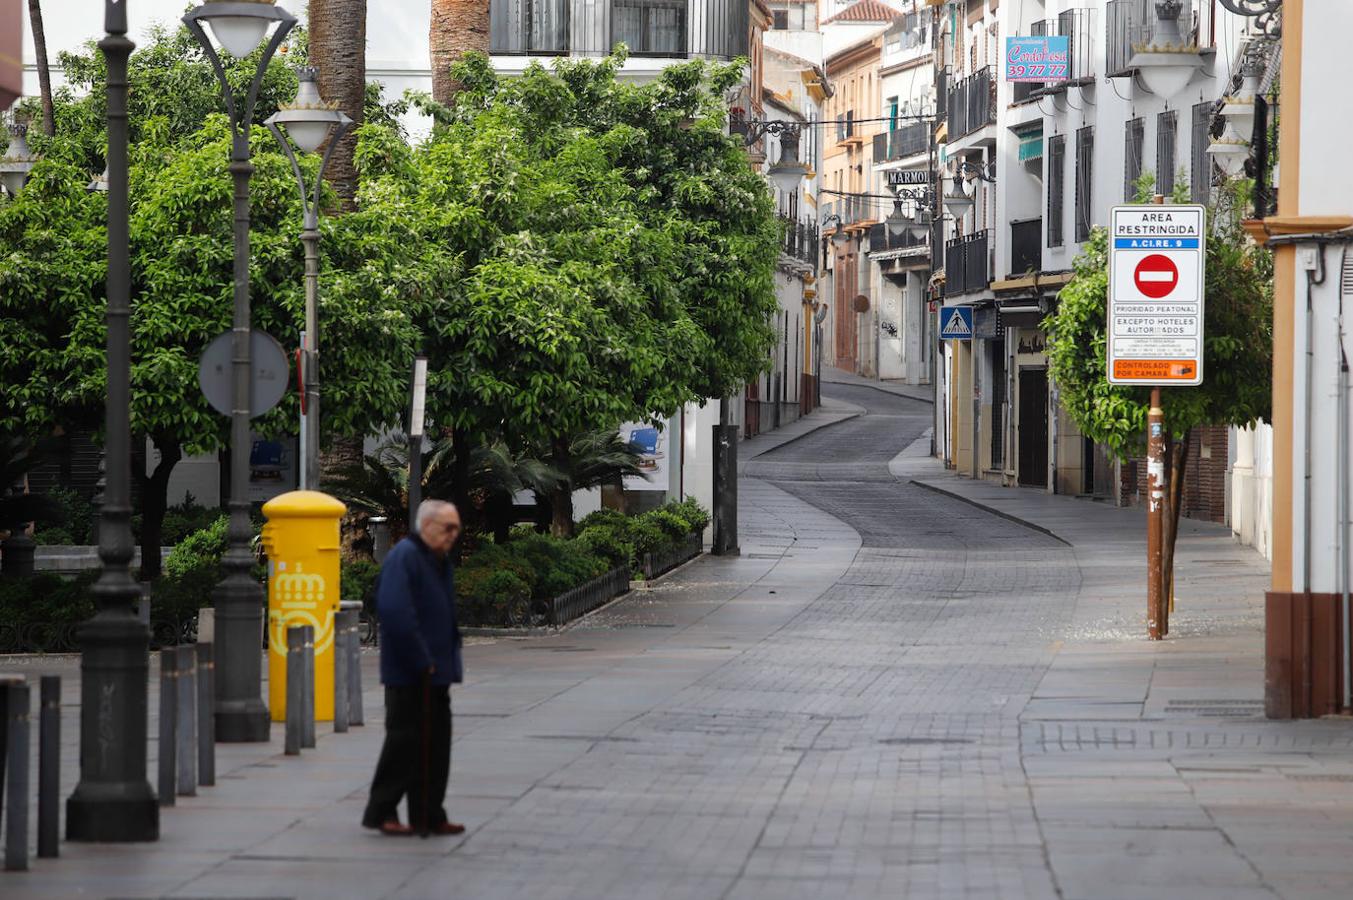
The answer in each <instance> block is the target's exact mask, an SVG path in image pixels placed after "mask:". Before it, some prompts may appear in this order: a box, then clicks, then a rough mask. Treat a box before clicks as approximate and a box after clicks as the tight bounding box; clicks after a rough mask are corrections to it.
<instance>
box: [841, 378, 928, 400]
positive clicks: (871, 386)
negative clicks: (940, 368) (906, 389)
mask: <svg viewBox="0 0 1353 900" xmlns="http://www.w3.org/2000/svg"><path fill="white" fill-rule="evenodd" d="M822 384H823V385H824V386H825V385H828V384H839V385H841V386H842V387H862V388H869V389H870V390H873V391H878V392H879V393H880V394H887V395H888V396H889V397H901V398H902V399H903V400H915V401H916V402H917V403H929V404H930V405H931V406H934V405H935V398H934V397H913V396H912V395H911V394H903V393H900V392H898V391H890V390H888V389H887V388H886V387H880V386H879V385H877V384H874V383H872V382H869V381H860V382H855V381H827V380H826V379H823V381H822Z"/></svg>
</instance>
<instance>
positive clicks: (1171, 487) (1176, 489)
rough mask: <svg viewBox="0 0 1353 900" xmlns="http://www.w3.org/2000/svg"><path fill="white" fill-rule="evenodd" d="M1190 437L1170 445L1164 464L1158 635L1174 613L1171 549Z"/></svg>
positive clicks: (1186, 468)
mask: <svg viewBox="0 0 1353 900" xmlns="http://www.w3.org/2000/svg"><path fill="white" fill-rule="evenodd" d="M1192 434H1193V433H1192V431H1188V432H1185V433H1184V437H1183V439H1182V440H1181V441H1179V442H1178V443H1176V444H1172V446H1171V453H1170V457H1169V460H1168V463H1169V468H1168V471H1169V473H1170V481H1169V484H1168V486H1167V488H1166V492H1165V497H1166V503H1167V506H1166V507H1165V522H1164V525H1165V528H1164V532H1165V533H1164V537H1163V541H1162V543H1163V546H1162V548H1161V549H1162V551H1163V556H1164V564H1163V565H1162V566H1161V570H1162V573H1163V576H1164V579H1165V585H1164V593H1163V594H1162V595H1161V596H1163V597H1164V598H1165V623H1166V627H1165V629H1162V633H1166V632H1168V629H1169V621H1170V613H1172V612H1174V548H1175V541H1176V540H1177V539H1178V538H1179V513H1180V511H1181V510H1182V509H1183V506H1184V477H1185V475H1186V474H1187V473H1188V467H1189V444H1190V439H1191V437H1192Z"/></svg>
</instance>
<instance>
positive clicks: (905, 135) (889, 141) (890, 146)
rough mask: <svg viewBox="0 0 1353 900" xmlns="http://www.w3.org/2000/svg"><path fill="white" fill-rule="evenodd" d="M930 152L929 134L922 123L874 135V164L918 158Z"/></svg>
mask: <svg viewBox="0 0 1353 900" xmlns="http://www.w3.org/2000/svg"><path fill="white" fill-rule="evenodd" d="M929 151H930V132H929V129H927V128H926V125H925V123H924V122H916V123H914V124H911V125H903V126H902V127H901V128H896V129H894V130H892V131H885V132H883V133H882V134H876V135H874V162H876V163H881V162H888V161H889V160H893V159H905V158H906V157H908V156H919V155H922V154H925V153H928V152H929Z"/></svg>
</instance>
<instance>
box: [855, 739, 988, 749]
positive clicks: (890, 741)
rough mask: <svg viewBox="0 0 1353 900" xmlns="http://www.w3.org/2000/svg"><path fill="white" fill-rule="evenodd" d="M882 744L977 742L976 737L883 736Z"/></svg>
mask: <svg viewBox="0 0 1353 900" xmlns="http://www.w3.org/2000/svg"><path fill="white" fill-rule="evenodd" d="M879 743H880V744H886V745H888V746H889V747H905V746H910V745H913V744H916V745H926V744H975V743H977V739H976V738H941V737H895V738H882V739H881V740H880V741H879Z"/></svg>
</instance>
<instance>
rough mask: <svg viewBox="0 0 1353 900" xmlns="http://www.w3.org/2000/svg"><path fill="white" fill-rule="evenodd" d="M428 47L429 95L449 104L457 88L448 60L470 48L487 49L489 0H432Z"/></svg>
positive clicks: (458, 87)
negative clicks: (430, 61)
mask: <svg viewBox="0 0 1353 900" xmlns="http://www.w3.org/2000/svg"><path fill="white" fill-rule="evenodd" d="M428 50H429V51H430V55H431V57H432V99H434V100H436V101H437V102H438V103H441V104H444V105H446V106H450V105H451V102H452V101H453V100H454V99H455V97H456V93H457V92H458V91H459V90H460V85H459V84H458V83H456V81H455V80H454V79H452V77H451V64H452V63H454V62H456V61H457V60H459V59H460V58H461V57H462V56H464V55H465V54H466V53H469V52H470V51H472V50H478V51H479V52H481V53H484V54H487V53H488V52H489V4H488V3H487V2H485V0H432V21H431V25H430V26H429V28H428Z"/></svg>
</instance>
